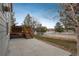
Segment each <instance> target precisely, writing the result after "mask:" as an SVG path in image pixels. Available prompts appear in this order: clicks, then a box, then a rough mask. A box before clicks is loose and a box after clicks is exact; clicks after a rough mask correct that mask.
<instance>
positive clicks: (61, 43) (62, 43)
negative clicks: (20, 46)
mask: <svg viewBox="0 0 79 59" xmlns="http://www.w3.org/2000/svg"><path fill="white" fill-rule="evenodd" d="M35 38H37V39H39V40H42V41H44V42H47V43H48V44H51V45H55V46H57V47H60V48H62V49H65V50H67V51H69V52H71V53H72V55H76V52H77V49H76V41H68V40H61V39H55V38H54V39H53V38H48V37H43V36H37V35H36V36H35Z"/></svg>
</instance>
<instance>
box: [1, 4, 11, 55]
mask: <svg viewBox="0 0 79 59" xmlns="http://www.w3.org/2000/svg"><path fill="white" fill-rule="evenodd" d="M11 19H12V4H11V3H0V56H1V55H3V56H4V55H6V54H7V48H8V41H9V34H10V25H11V24H10V23H11V22H10V21H11Z"/></svg>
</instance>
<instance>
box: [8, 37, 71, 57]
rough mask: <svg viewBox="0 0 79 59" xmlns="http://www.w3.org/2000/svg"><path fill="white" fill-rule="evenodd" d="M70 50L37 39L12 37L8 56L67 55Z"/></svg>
mask: <svg viewBox="0 0 79 59" xmlns="http://www.w3.org/2000/svg"><path fill="white" fill-rule="evenodd" d="M67 55H70V53H69V52H67V51H64V50H62V49H60V48H57V47H54V46H52V45H49V44H47V43H45V42H42V41H40V40H37V39H23V38H21V39H12V40H10V43H9V50H8V56H67Z"/></svg>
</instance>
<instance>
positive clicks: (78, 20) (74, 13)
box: [62, 3, 79, 55]
mask: <svg viewBox="0 0 79 59" xmlns="http://www.w3.org/2000/svg"><path fill="white" fill-rule="evenodd" d="M62 6H63V9H64V14H65V17H66V18H69V19H68V21H69V23H70V24H73V26H74V28H75V30H76V35H77V55H79V4H77V3H76V4H73V3H66V4H62Z"/></svg>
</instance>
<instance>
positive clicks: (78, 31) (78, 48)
mask: <svg viewBox="0 0 79 59" xmlns="http://www.w3.org/2000/svg"><path fill="white" fill-rule="evenodd" d="M76 34H77V56H79V26H78V27H77V28H76Z"/></svg>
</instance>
